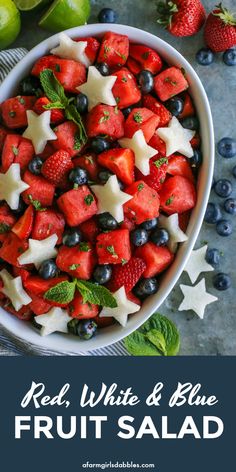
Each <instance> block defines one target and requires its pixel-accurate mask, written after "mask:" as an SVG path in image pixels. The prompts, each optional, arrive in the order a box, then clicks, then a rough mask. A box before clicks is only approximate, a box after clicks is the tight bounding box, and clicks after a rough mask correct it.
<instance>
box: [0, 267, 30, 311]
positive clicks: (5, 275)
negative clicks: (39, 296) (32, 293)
mask: <svg viewBox="0 0 236 472" xmlns="http://www.w3.org/2000/svg"><path fill="white" fill-rule="evenodd" d="M0 276H1V278H2V281H3V288H2V292H3V293H4V295H6V297H8V298H9V299H10V300H11V303H12V305H13V306H14V308H15V310H16V311H19V310H20V309H21V308H22V306H24V305H28V304H29V303H30V302H32V298H30V297H29V295H28V294H27V293H26V292H25V290H24V289H23V286H22V280H21V277H20V276H19V277H16V278H14V277H12V275H11V274H9V272H8V271H7V270H6V269H3V270H1V272H0Z"/></svg>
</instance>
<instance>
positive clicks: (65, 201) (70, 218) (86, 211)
mask: <svg viewBox="0 0 236 472" xmlns="http://www.w3.org/2000/svg"><path fill="white" fill-rule="evenodd" d="M57 204H58V207H59V208H60V210H61V211H62V213H63V214H64V216H65V219H66V222H67V224H68V225H69V226H78V225H79V224H80V223H83V222H84V221H86V220H88V219H89V218H91V217H92V216H93V215H96V213H97V204H96V201H95V199H94V196H93V195H92V193H91V192H90V190H89V188H88V187H87V186H86V185H82V186H81V187H79V188H77V189H73V190H69V191H68V192H65V193H64V194H63V195H61V197H59V198H58V200H57Z"/></svg>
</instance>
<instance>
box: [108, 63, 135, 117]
mask: <svg viewBox="0 0 236 472" xmlns="http://www.w3.org/2000/svg"><path fill="white" fill-rule="evenodd" d="M113 75H114V76H115V77H117V79H116V82H115V84H114V85H113V88H112V93H113V95H114V97H115V99H116V103H117V106H118V108H126V107H130V106H131V105H134V104H135V103H138V102H139V100H141V92H140V90H139V88H138V84H137V82H136V79H135V77H134V76H133V74H132V73H131V72H130V71H129V70H128V69H126V68H125V67H124V68H123V69H120V70H118V71H117V72H114V74H113Z"/></svg>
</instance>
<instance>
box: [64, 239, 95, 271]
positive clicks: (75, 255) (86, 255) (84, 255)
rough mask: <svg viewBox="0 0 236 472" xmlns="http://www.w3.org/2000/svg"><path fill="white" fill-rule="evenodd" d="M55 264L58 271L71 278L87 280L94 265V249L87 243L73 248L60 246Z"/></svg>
mask: <svg viewBox="0 0 236 472" xmlns="http://www.w3.org/2000/svg"><path fill="white" fill-rule="evenodd" d="M56 264H57V267H58V268H59V269H60V270H62V271H63V272H67V273H68V274H70V275H71V276H72V277H77V278H78V279H84V280H89V279H90V278H91V276H92V273H93V269H94V266H95V264H96V256H95V253H94V249H93V247H92V245H91V244H90V243H87V242H86V243H81V244H79V245H78V246H74V247H67V246H61V247H60V249H59V251H58V255H57V259H56Z"/></svg>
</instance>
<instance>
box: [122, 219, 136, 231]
mask: <svg viewBox="0 0 236 472" xmlns="http://www.w3.org/2000/svg"><path fill="white" fill-rule="evenodd" d="M120 228H121V229H128V230H129V231H133V229H135V223H134V221H131V220H129V218H127V216H125V217H124V221H122V223H121V225H120Z"/></svg>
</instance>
